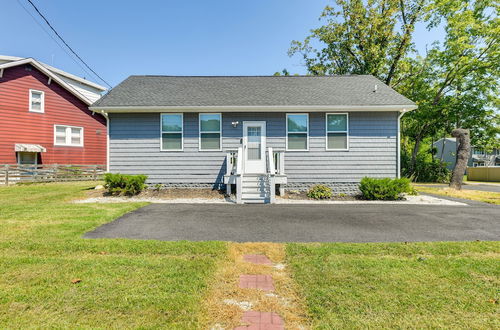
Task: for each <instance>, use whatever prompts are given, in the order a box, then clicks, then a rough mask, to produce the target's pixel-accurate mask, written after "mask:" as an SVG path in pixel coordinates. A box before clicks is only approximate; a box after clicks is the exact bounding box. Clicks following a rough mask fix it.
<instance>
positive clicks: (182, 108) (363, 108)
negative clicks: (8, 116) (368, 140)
mask: <svg viewBox="0 0 500 330" xmlns="http://www.w3.org/2000/svg"><path fill="white" fill-rule="evenodd" d="M416 108H417V106H416V105H365V106H352V105H334V106H323V105H317V106H316V105H312V106H311V105H309V106H303V105H297V106H198V107H196V106H191V107H189V106H170V107H163V106H127V107H101V106H98V105H97V106H92V107H90V110H92V111H105V112H107V113H111V112H214V111H218V112H269V111H286V112H304V111H306V112H311V111H350V112H354V111H377V112H382V111H411V110H415V109H416Z"/></svg>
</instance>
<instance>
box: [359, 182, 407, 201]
mask: <svg viewBox="0 0 500 330" xmlns="http://www.w3.org/2000/svg"><path fill="white" fill-rule="evenodd" d="M359 190H361V193H362V194H363V197H364V198H365V199H370V200H397V199H401V198H402V194H404V193H407V194H415V190H414V189H413V187H412V186H411V185H410V180H409V179H407V178H401V179H389V178H383V179H376V178H368V177H364V178H363V179H362V180H361V182H360V184H359Z"/></svg>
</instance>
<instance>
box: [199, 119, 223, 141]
mask: <svg viewBox="0 0 500 330" xmlns="http://www.w3.org/2000/svg"><path fill="white" fill-rule="evenodd" d="M202 115H219V116H220V121H219V123H220V124H219V130H218V131H206V132H202V131H201V116H202ZM201 133H219V140H220V141H219V149H201ZM198 151H222V113H221V112H203V113H199V114H198Z"/></svg>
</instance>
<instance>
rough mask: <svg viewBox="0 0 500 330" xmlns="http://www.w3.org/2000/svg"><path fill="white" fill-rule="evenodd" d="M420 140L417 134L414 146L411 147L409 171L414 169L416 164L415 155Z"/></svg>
mask: <svg viewBox="0 0 500 330" xmlns="http://www.w3.org/2000/svg"><path fill="white" fill-rule="evenodd" d="M420 141H421V139H420V136H418V137H417V138H416V139H415V146H414V147H413V152H412V153H411V163H410V170H411V173H413V171H415V167H416V165H417V155H418V151H419V150H420Z"/></svg>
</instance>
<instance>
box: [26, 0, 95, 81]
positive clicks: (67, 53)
mask: <svg viewBox="0 0 500 330" xmlns="http://www.w3.org/2000/svg"><path fill="white" fill-rule="evenodd" d="M16 1H17V3H18V4H19V5H20V6H21V8H23V9H24V11H25V12H26V13H27V14H28V15H30V16H31V18H32V19H33V21H34V22H35V23H36V24H37V25H38V26H39V27H40V28H41V29H42V30H43V32H45V33H46V34H47V35H48V36H49V37H50V38H51V39H52V40H53V41H54V42H55V43H56V45H58V46H59V48H61V49H62V50H63V51H64V52H65V53H66V55H68V57H69V58H70V59H71V60H72V61H73V62H75V64H76V65H78V66H79V67H80V68H81V69H82V71H83V72H84V73H85V74H87V75H89V76H91V75H92V74H91V73H90V72H89V71H87V69H85V67H83V65H82V64H81V63H80V62H78V61H77V60H76V59H75V58H74V57H73V56H72V55H71V54H70V53H69V52H68V51H67V50H66V48H64V47H63V46H62V45H61V44H60V42H59V41H58V40H57V39H56V38H54V36H53V35H52V34H51V33H50V32H49V31H47V29H46V28H45V27H44V26H43V25H42V24H40V22H39V21H38V20H37V19H36V18H35V16H33V14H32V13H31V12H30V11H29V10H28V9H27V8H26V7H25V6H24V5H23V4H22V3H21V1H20V0H16Z"/></svg>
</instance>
